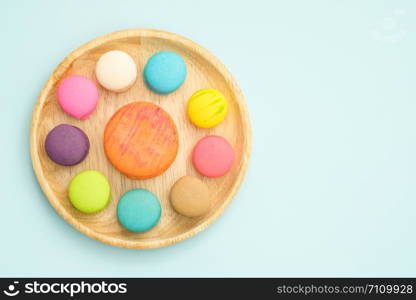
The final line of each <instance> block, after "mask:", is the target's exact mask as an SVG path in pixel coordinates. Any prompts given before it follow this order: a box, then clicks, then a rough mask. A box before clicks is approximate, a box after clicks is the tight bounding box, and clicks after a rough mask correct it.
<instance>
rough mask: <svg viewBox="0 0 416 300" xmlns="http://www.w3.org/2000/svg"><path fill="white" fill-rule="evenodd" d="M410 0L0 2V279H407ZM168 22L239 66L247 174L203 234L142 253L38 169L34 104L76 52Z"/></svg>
mask: <svg viewBox="0 0 416 300" xmlns="http://www.w3.org/2000/svg"><path fill="white" fill-rule="evenodd" d="M415 11H416V3H415V2H414V1H410V0H409V1H393V0H392V1H379V0H374V1H363V0H356V1H333V0H328V1H307V0H305V1H289V0H287V1H274V0H270V1H259V0H256V1H242V0H240V1H224V0H216V1H214V0H210V1H203V2H198V1H193V0H189V1H168V0H166V1H160V0H151V1H139V0H134V1H16V0H13V1H1V2H0V30H1V42H0V45H1V46H0V57H1V60H0V84H1V103H2V106H1V109H0V114H1V118H0V128H1V129H0V130H1V132H0V133H1V138H2V143H1V147H0V153H1V156H0V167H1V171H0V179H1V180H0V183H1V199H0V203H1V204H0V228H1V243H0V254H1V255H0V276H416V270H415V268H416V260H415V253H416V237H415V229H416V202H415V201H416V185H415V179H416V118H415V114H416V86H415V80H416V74H415V70H416V60H415V54H416V43H415V29H416V21H415V20H416V18H415ZM135 27H142V28H156V29H162V30H167V31H172V32H176V33H178V34H180V35H183V36H185V37H188V38H190V39H192V40H194V41H196V42H197V43H199V44H201V45H203V46H205V47H206V48H207V49H209V50H211V51H212V52H213V53H214V54H215V55H216V56H217V57H218V58H219V59H220V60H221V61H222V62H223V63H224V64H225V65H226V66H227V67H228V68H229V70H230V71H231V73H233V74H234V76H235V77H236V79H237V81H238V82H239V84H240V86H241V88H242V90H243V92H244V94H245V96H246V99H247V104H248V106H249V109H250V113H251V121H252V127H253V149H252V156H251V162H250V167H249V171H248V173H247V176H246V178H245V181H244V183H243V185H242V187H241V189H240V191H239V193H238V195H237V196H236V197H235V199H234V201H233V202H232V204H231V205H230V207H229V208H228V209H227V210H226V212H225V213H224V214H223V215H222V216H221V218H220V219H219V220H218V221H217V222H215V223H214V224H213V225H212V226H210V227H209V228H208V229H207V230H206V231H204V232H203V233H201V234H199V235H197V236H195V237H193V238H191V239H189V240H187V241H184V242H182V243H179V244H176V245H174V246H170V247H167V248H162V249H156V250H148V251H137V250H126V249H119V248H115V247H111V246H108V245H105V244H102V243H99V242H97V241H95V240H92V239H89V238H87V237H86V236H84V235H82V234H81V233H79V232H78V231H76V230H75V229H73V228H72V227H71V226H70V225H68V224H67V223H65V221H63V220H62V219H61V218H60V217H59V216H58V215H57V213H56V212H55V211H54V210H53V208H52V207H51V206H50V205H49V203H48V201H47V199H46V198H45V196H44V195H43V194H42V192H41V190H40V188H39V186H38V183H37V181H36V178H35V176H34V174H33V172H32V167H31V161H30V155H29V127H30V122H31V112H32V109H33V106H34V105H35V102H36V100H37V96H38V93H39V91H40V90H41V88H42V86H43V84H44V83H45V82H46V80H47V78H48V77H49V75H50V73H51V72H52V71H53V69H54V68H55V67H56V66H57V65H58V64H59V62H60V61H61V60H62V59H63V58H64V57H65V56H66V55H67V54H68V53H69V52H71V51H72V50H74V49H75V48H77V47H78V46H80V45H81V44H83V43H85V42H87V41H88V40H90V39H93V38H95V37H97V36H99V35H102V34H105V33H108V32H112V31H116V30H121V29H127V28H135Z"/></svg>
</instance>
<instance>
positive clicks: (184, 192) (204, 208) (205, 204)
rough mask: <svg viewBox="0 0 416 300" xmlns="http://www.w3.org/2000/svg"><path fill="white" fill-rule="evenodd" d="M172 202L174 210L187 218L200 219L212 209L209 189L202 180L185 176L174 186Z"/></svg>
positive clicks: (171, 196)
mask: <svg viewBox="0 0 416 300" xmlns="http://www.w3.org/2000/svg"><path fill="white" fill-rule="evenodd" d="M170 201H171V203H172V206H173V208H174V209H175V210H176V211H177V212H178V213H180V214H181V215H184V216H186V217H199V216H202V215H204V214H206V213H207V212H208V211H209V210H210V208H211V197H210V194H209V190H208V187H207V186H206V184H205V183H203V182H202V181H201V180H199V179H197V178H195V177H191V176H184V177H182V178H180V179H178V181H176V182H175V184H174V185H173V186H172V189H171V191H170Z"/></svg>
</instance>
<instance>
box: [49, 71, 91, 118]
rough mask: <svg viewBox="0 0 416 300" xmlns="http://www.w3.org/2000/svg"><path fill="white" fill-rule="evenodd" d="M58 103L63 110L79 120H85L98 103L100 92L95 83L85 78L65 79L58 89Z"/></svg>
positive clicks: (73, 77)
mask: <svg viewBox="0 0 416 300" xmlns="http://www.w3.org/2000/svg"><path fill="white" fill-rule="evenodd" d="M57 96H58V103H59V105H60V106H61V108H62V110H63V111H64V112H66V113H67V114H68V115H70V116H73V117H74V118H77V119H82V120H85V119H87V118H88V117H89V116H90V114H91V113H92V112H93V111H94V109H95V107H96V106H97V102H98V90H97V87H96V85H95V84H94V82H93V81H92V80H91V79H89V78H87V77H84V76H70V77H67V78H65V79H64V80H63V81H62V82H61V83H60V85H59V87H58V92H57Z"/></svg>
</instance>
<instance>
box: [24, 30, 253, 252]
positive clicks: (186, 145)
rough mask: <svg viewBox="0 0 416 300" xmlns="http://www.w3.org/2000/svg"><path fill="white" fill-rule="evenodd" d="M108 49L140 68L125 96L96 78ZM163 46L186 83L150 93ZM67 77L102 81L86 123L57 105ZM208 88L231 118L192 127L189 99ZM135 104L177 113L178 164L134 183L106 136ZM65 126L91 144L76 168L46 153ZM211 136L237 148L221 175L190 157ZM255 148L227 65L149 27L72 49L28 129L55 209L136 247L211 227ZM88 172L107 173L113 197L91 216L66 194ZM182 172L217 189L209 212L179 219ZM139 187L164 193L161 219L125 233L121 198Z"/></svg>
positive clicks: (102, 237)
mask: <svg viewBox="0 0 416 300" xmlns="http://www.w3.org/2000/svg"><path fill="white" fill-rule="evenodd" d="M110 50H121V51H125V52H127V53H128V54H130V55H131V56H132V57H133V59H134V60H135V62H136V64H137V67H138V72H139V76H138V79H137V81H136V83H135V84H134V85H133V86H132V88H131V89H129V90H128V91H126V92H124V93H114V92H110V91H106V90H105V89H104V88H102V87H100V86H99V85H98V83H97V80H96V78H95V75H94V69H95V64H96V62H97V60H98V58H99V57H100V56H101V55H102V54H104V53H105V52H107V51H110ZM159 51H174V52H177V53H178V54H180V55H181V56H182V57H183V58H184V60H185V62H186V65H187V70H188V75H187V78H186V80H185V82H184V84H183V85H182V86H181V87H180V88H179V89H178V90H176V91H175V92H173V93H171V94H169V95H157V94H154V93H152V92H151V91H149V90H148V89H147V88H146V86H145V84H144V82H143V78H142V74H143V68H144V66H145V64H146V61H147V60H148V59H149V58H150V57H151V56H152V55H153V54H154V53H157V52H159ZM70 75H83V76H86V77H89V78H91V79H92V80H93V81H94V82H96V83H97V86H98V88H99V93H100V100H99V103H98V105H97V108H96V110H95V111H94V112H93V113H92V115H91V116H90V117H89V118H88V120H77V119H75V118H72V117H70V116H68V115H66V114H65V113H64V112H63V111H62V110H61V109H60V107H59V105H58V103H57V99H56V87H57V85H58V84H59V82H60V80H62V79H64V78H66V77H67V76H70ZM204 88H215V89H218V90H219V91H221V92H222V93H223V94H224V95H225V97H226V98H227V99H228V102H229V113H228V115H227V117H226V118H225V120H224V121H223V122H222V123H221V124H220V125H219V126H217V127H215V128H212V129H201V128H197V127H195V126H194V125H193V124H192V123H191V122H190V121H189V119H188V117H187V114H186V104H187V100H188V99H189V97H190V96H191V95H192V94H193V93H194V92H195V91H197V90H199V89H204ZM134 101H148V102H152V103H154V104H157V105H159V106H161V107H162V108H163V109H164V110H165V111H167V112H168V113H169V114H170V116H171V117H172V119H173V121H174V122H175V124H176V126H177V129H178V134H179V149H178V154H177V156H176V159H175V161H174V162H173V163H172V165H171V166H170V167H169V168H168V169H167V170H166V172H164V173H163V174H161V175H159V176H157V177H154V178H150V179H146V180H133V179H129V178H128V177H126V176H125V175H123V174H121V173H120V172H119V171H118V170H117V169H115V168H114V167H113V166H112V164H111V163H110V162H109V161H108V159H107V157H106V155H105V153H104V147H103V134H104V129H105V125H106V123H107V122H108V120H109V119H110V118H111V116H112V115H113V114H114V113H115V112H116V111H117V110H118V109H119V108H120V107H122V106H123V105H126V104H128V103H131V102H134ZM62 123H66V124H70V125H74V126H77V127H79V128H81V129H83V130H84V131H85V133H86V134H87V135H88V137H89V139H90V142H91V148H90V153H89V155H88V156H87V158H86V159H85V160H84V161H83V162H81V163H80V164H78V165H76V166H72V167H64V166H60V165H57V164H55V163H54V162H52V161H51V160H50V159H49V158H48V156H47V155H46V152H45V148H44V142H45V138H46V135H47V134H48V132H49V131H50V130H51V129H52V128H53V127H55V126H56V125H59V124H62ZM210 134H217V135H220V136H223V137H225V138H226V139H227V140H228V141H229V142H230V143H231V145H232V146H233V148H234V150H235V152H236V161H235V162H234V165H233V167H232V169H231V171H230V172H229V173H228V174H226V175H225V176H223V177H220V178H206V177H203V176H201V175H199V174H198V173H197V172H196V170H195V169H194V167H193V166H192V162H191V153H192V149H193V147H194V145H195V144H196V142H197V141H198V140H199V139H200V138H202V137H204V136H206V135H210ZM250 145H251V129H250V122H249V116H248V111H247V108H246V105H245V102H244V98H243V95H242V93H241V91H240V89H239V87H238V85H237V83H236V82H235V81H234V79H233V78H232V76H231V75H230V73H229V72H228V71H227V70H226V68H225V67H224V66H223V65H222V64H221V63H220V62H219V61H218V60H217V59H216V58H215V57H214V56H213V55H212V54H211V53H209V52H208V51H207V50H205V49H204V48H202V47H201V46H199V45H197V44H195V43H194V42H192V41H190V40H188V39H186V38H183V37H181V36H178V35H175V34H172V33H168V32H163V31H156V30H150V29H129V30H124V31H118V32H114V33H110V34H107V35H104V36H101V37H98V38H96V39H94V40H92V41H90V42H88V43H87V44H85V45H83V46H81V47H80V48H78V49H77V50H75V51H74V52H72V53H71V54H69V55H68V56H67V57H66V58H65V59H64V60H63V62H62V63H61V64H60V65H59V66H58V67H57V68H56V69H55V71H54V72H53V73H52V75H51V76H50V78H49V80H48V81H47V83H46V85H45V86H44V87H43V89H42V91H41V93H40V96H39V99H38V102H37V104H36V106H35V108H34V111H33V119H32V126H31V133H30V147H31V155H32V163H33V168H34V171H35V173H36V176H37V178H38V181H39V184H40V186H41V188H42V190H43V191H44V193H45V195H46V196H47V198H48V200H49V202H50V203H51V204H52V206H53V207H54V208H55V209H56V210H57V211H58V213H59V214H60V215H61V216H62V217H63V218H64V219H65V220H66V221H67V222H68V223H70V224H71V225H72V226H74V227H75V228H76V229H78V230H79V231H81V232H82V233H84V234H86V235H88V236H89V237H92V238H94V239H97V240H99V241H102V242H104V243H108V244H111V245H114V246H119V247H125V248H136V249H147V248H157V247H163V246H167V245H170V244H173V243H176V242H179V241H182V240H184V239H186V238H189V237H191V236H192V235H194V234H196V233H198V232H200V231H201V230H203V229H205V228H206V227H207V226H208V225H209V224H211V223H212V222H213V221H214V220H215V219H216V218H217V217H218V216H219V215H220V214H221V213H222V212H223V211H224V209H225V208H226V206H227V205H228V204H229V203H230V201H231V200H232V198H233V196H234V194H235V193H236V191H237V190H238V188H239V186H240V184H241V181H242V179H243V177H244V174H245V170H246V168H247V163H248V159H249V155H250ZM89 169H94V170H98V171H100V172H102V173H103V174H105V175H106V176H107V178H108V180H109V182H110V185H111V189H112V195H113V196H112V200H111V202H110V204H109V206H108V207H107V208H106V209H105V210H103V211H101V212H99V213H97V214H93V215H89V214H84V213H81V212H79V211H78V210H76V209H75V208H74V207H73V206H72V205H71V203H70V202H69V200H68V198H67V185H68V183H69V181H70V180H71V178H72V177H73V176H74V175H75V174H77V173H79V172H81V171H84V170H89ZM185 175H191V176H195V177H197V178H199V179H201V180H203V181H204V182H205V183H206V184H207V185H208V187H209V190H210V191H211V193H212V195H211V196H212V200H213V206H212V209H211V210H210V211H209V212H208V213H207V214H206V215H204V216H202V217H198V218H187V217H184V216H181V215H180V214H178V213H176V212H175V211H174V210H173V208H172V206H171V204H170V201H169V191H170V189H171V187H172V185H173V184H174V183H175V181H176V180H177V179H179V178H180V177H182V176H185ZM135 188H145V189H148V190H150V191H151V192H153V193H154V194H156V195H157V196H158V197H159V199H160V201H161V205H162V216H161V219H160V222H159V224H158V225H157V226H156V227H154V228H153V229H152V230H150V231H148V232H146V233H140V234H138V233H133V232H129V231H127V230H126V229H124V228H123V227H122V226H121V225H120V224H119V223H118V221H117V217H116V207H117V202H118V199H119V198H120V196H121V195H123V194H124V193H125V192H127V191H128V190H130V189H135Z"/></svg>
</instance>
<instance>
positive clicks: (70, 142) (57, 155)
mask: <svg viewBox="0 0 416 300" xmlns="http://www.w3.org/2000/svg"><path fill="white" fill-rule="evenodd" d="M89 149H90V142H89V140H88V137H87V135H86V134H85V133H84V132H83V131H82V130H81V129H80V128H78V127H75V126H72V125H67V124H61V125H58V126H56V127H55V128H53V129H52V130H51V131H50V132H49V133H48V135H47V136H46V139H45V150H46V153H47V154H48V156H49V158H50V159H51V160H53V161H54V162H55V163H57V164H59V165H62V166H73V165H76V164H79V163H80V162H82V161H83V160H84V159H85V157H86V156H87V155H88V151H89Z"/></svg>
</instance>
